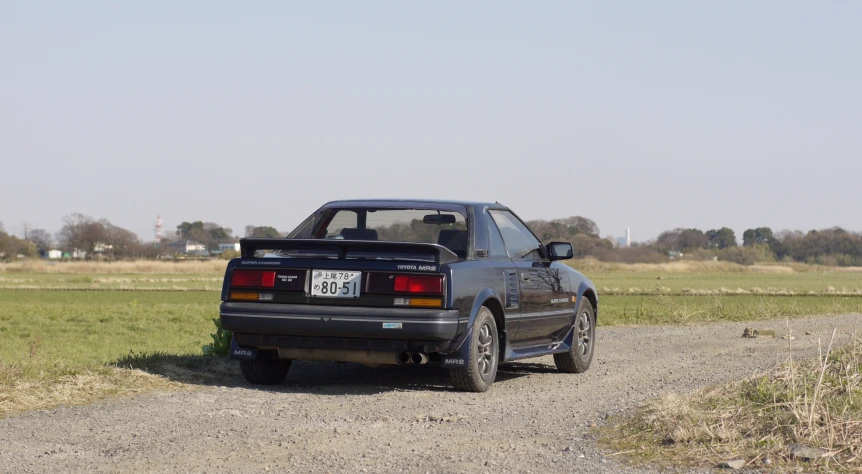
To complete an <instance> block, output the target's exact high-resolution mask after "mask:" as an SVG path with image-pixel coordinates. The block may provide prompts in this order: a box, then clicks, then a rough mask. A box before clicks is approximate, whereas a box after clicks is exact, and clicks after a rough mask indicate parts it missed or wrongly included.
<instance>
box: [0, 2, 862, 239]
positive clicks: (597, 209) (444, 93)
mask: <svg viewBox="0 0 862 474" xmlns="http://www.w3.org/2000/svg"><path fill="white" fill-rule="evenodd" d="M860 24H862V2H854V1H845V2H826V1H824V2H795V1H773V2H768V1H757V2H750V1H726V2H691V1H679V2H668V1H654V2H642V1H630V2H622V1H619V2H589V3H587V2H571V1H567V2H541V3H537V2H498V1H494V2H441V1H435V2H424V3H422V4H418V3H417V2H396V1H392V2H253V3H248V2H246V3H242V2H213V1H206V2H158V1H148V2H107V1H106V2H88V1H76V2H55V3H54V2H38V1H12V2H10V1H8V0H6V1H0V54H2V58H0V104H2V105H0V160H2V166H0V176H2V177H3V179H2V186H0V221H2V222H3V223H4V225H5V227H6V229H7V230H12V229H13V228H15V229H16V230H18V231H19V232H20V229H21V226H22V223H24V222H25V221H26V222H27V223H28V224H29V225H30V226H31V227H42V228H46V229H48V230H51V231H56V230H58V229H59V227H60V225H61V218H62V217H63V216H64V215H66V214H69V213H72V212H81V213H84V214H88V215H91V216H93V217H95V218H107V219H109V220H111V221H112V222H113V223H114V224H116V225H119V226H122V227H125V228H128V229H130V230H133V231H135V232H137V233H138V234H139V235H140V236H141V237H143V238H145V239H146V240H151V239H152V238H153V237H152V231H151V228H152V225H153V221H154V220H155V218H156V214H161V215H162V217H163V218H164V219H165V223H166V227H167V228H168V229H174V228H175V227H176V225H177V224H178V223H180V222H181V221H183V220H189V221H191V220H204V221H215V222H218V223H220V224H222V225H225V226H230V227H232V228H233V229H234V230H235V231H236V232H237V233H241V232H242V229H243V227H244V226H245V225H246V224H255V225H272V226H275V227H277V228H278V229H280V230H290V229H292V228H293V227H294V226H295V225H297V224H298V223H299V222H300V221H301V220H302V218H303V217H305V216H306V215H308V214H309V213H310V212H312V211H313V210H314V209H315V208H317V207H318V206H319V205H320V204H322V203H324V202H326V201H329V200H333V199H341V198H355V197H395V198H406V197H418V198H450V199H470V200H487V201H500V202H502V203H505V204H507V205H509V206H511V207H512V208H514V209H515V211H516V212H518V213H519V214H520V215H521V216H522V217H524V218H526V219H534V218H545V219H548V218H554V217H565V216H570V215H582V216H586V217H589V218H592V219H594V220H595V221H596V223H597V224H598V225H599V227H600V228H601V230H602V234H603V235H607V234H613V235H617V236H618V235H622V234H623V229H624V227H625V226H626V225H630V226H631V227H632V235H633V238H634V239H635V240H643V239H647V238H653V237H655V236H657V235H658V233H659V232H661V231H663V230H666V229H669V228H673V227H698V228H701V229H708V228H714V227H721V226H729V227H731V228H733V229H734V230H736V232H737V238H738V239H739V240H740V241H741V233H742V231H743V230H744V229H746V228H748V227H754V226H762V225H767V226H771V227H772V228H773V229H774V230H779V229H783V228H793V229H804V230H808V229H811V228H825V227H831V226H835V225H838V226H842V227H845V228H847V229H851V230H857V231H859V230H862V190H860V184H862V28H860Z"/></svg>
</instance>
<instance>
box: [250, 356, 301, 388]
mask: <svg viewBox="0 0 862 474" xmlns="http://www.w3.org/2000/svg"><path fill="white" fill-rule="evenodd" d="M290 362H291V361H290V360H287V359H279V358H278V353H277V352H275V351H258V352H257V358H256V359H252V360H248V359H240V361H239V368H240V370H242V376H243V377H245V379H246V380H247V381H248V383H252V384H255V385H275V384H279V383H282V382H284V378H285V377H286V376H287V371H288V370H290Z"/></svg>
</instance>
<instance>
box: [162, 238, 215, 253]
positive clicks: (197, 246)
mask: <svg viewBox="0 0 862 474" xmlns="http://www.w3.org/2000/svg"><path fill="white" fill-rule="evenodd" d="M165 247H166V248H169V249H172V250H174V251H175V252H177V253H183V254H186V255H208V253H207V246H206V245H204V244H202V243H199V242H195V241H194V240H188V239H185V240H177V241H176V242H171V243H169V244H166V245H165Z"/></svg>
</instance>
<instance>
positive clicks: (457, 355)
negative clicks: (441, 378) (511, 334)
mask: <svg viewBox="0 0 862 474" xmlns="http://www.w3.org/2000/svg"><path fill="white" fill-rule="evenodd" d="M488 300H495V301H496V302H497V303H498V304H499V305H500V307H501V308H502V307H504V306H503V302H502V300H501V299H500V295H499V294H497V292H496V291H494V289H493V288H483V289H482V290H481V291H479V293H478V294H477V295H476V299H475V300H473V307H472V308H471V309H470V316H469V318H468V320H467V329H465V330H464V340H463V341H461V345H460V346H458V349H456V350H455V351H454V352H450V353H448V354H442V357H441V360H440V365H441V366H443V367H466V366H467V362H468V361H469V360H470V348H471V347H473V346H472V344H470V340H471V339H472V337H471V335H472V334H473V322H475V321H476V315H477V314H479V309H481V308H482V306H484V305H485V302H486V301H488ZM497 332H498V334H499V335H500V337H501V340H502V341H508V337H507V336H506V331H505V330H504V329H502V328H497Z"/></svg>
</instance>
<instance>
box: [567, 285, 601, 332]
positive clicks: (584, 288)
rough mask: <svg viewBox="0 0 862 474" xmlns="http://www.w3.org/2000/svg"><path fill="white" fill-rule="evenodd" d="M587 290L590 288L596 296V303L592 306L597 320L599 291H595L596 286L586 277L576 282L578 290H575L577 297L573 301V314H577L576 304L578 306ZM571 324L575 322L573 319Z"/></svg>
mask: <svg viewBox="0 0 862 474" xmlns="http://www.w3.org/2000/svg"><path fill="white" fill-rule="evenodd" d="M587 290H592V292H593V295H594V296H595V297H596V304H595V305H594V306H595V307H594V308H593V316H594V317H595V318H596V320H598V317H599V292H598V291H596V287H595V286H593V283H592V282H591V281H590V280H587V279H586V278H584V279H583V280H581V282H580V283H579V284H578V291H577V295H578V297H577V300H576V301H575V316H577V310H578V306H580V304H581V299H582V298H583V297H584V293H586V292H587ZM572 324H575V320H574V319H572Z"/></svg>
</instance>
